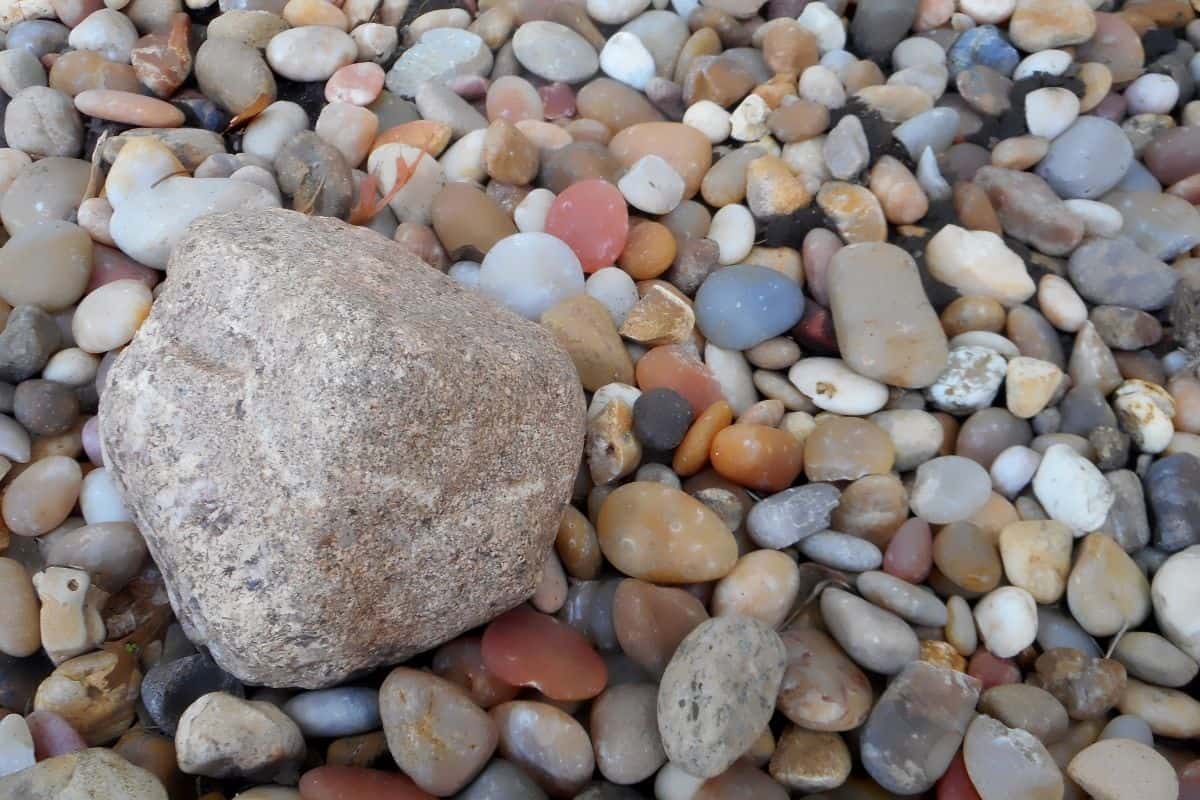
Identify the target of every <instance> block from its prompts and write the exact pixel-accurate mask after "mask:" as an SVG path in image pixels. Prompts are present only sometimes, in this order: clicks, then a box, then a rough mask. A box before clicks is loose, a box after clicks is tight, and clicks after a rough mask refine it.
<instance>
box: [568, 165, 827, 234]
mask: <svg viewBox="0 0 1200 800" xmlns="http://www.w3.org/2000/svg"><path fill="white" fill-rule="evenodd" d="M569 146H570V145H568V147H569ZM813 228H829V229H830V230H832V229H833V226H832V225H830V224H829V221H828V220H827V219H826V218H825V214H824V212H822V211H821V209H820V208H819V207H818V206H817V204H816V203H813V204H811V205H810V206H808V207H807V208H801V209H797V210H796V211H793V212H792V213H791V214H787V215H781V216H776V217H769V218H768V219H766V220H765V221H764V222H763V223H762V226H761V229H760V231H759V235H758V239H759V240H761V241H762V243H763V244H764V245H766V246H767V247H795V248H797V249H799V248H800V246H801V245H802V244H803V243H804V237H805V236H807V235H808V232H809V231H811V230H812V229H813Z"/></svg>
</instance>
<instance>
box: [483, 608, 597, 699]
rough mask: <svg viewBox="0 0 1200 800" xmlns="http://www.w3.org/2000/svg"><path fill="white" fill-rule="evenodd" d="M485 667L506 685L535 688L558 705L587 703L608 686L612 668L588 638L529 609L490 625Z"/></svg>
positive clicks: (485, 638)
mask: <svg viewBox="0 0 1200 800" xmlns="http://www.w3.org/2000/svg"><path fill="white" fill-rule="evenodd" d="M483 663H484V664H486V665H487V667H488V669H490V670H491V671H492V672H494V673H495V674H496V675H497V676H498V677H499V678H500V679H501V680H503V681H505V682H506V683H511V684H513V685H514V686H532V687H534V688H535V689H537V690H538V691H540V692H541V693H542V694H544V695H546V696H547V697H550V698H552V699H554V700H586V699H587V698H589V697H595V696H596V695H598V694H600V692H602V691H604V686H605V684H606V683H608V668H607V667H606V666H605V665H604V660H603V659H601V658H600V656H599V655H598V654H597V653H596V651H595V650H594V649H593V648H592V646H591V644H590V643H589V642H588V640H587V639H585V638H584V637H583V636H582V635H581V634H580V633H579V632H578V631H576V630H575V629H574V628H572V627H570V626H569V625H564V624H563V623H561V622H559V621H558V620H556V619H555V618H554V617H550V616H547V615H545V614H539V613H538V612H536V611H534V610H532V609H530V608H528V607H526V606H522V607H520V608H514V609H513V610H512V611H509V612H508V613H507V614H504V615H502V616H499V617H497V618H496V619H494V620H492V622H491V623H490V624H489V625H488V626H487V629H486V630H485V631H484V632H483Z"/></svg>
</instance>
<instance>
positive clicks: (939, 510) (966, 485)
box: [908, 456, 992, 525]
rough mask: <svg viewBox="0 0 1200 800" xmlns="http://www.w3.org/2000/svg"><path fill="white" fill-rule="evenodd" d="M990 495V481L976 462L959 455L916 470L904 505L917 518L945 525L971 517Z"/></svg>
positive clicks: (927, 462) (945, 457)
mask: <svg viewBox="0 0 1200 800" xmlns="http://www.w3.org/2000/svg"><path fill="white" fill-rule="evenodd" d="M991 494H992V480H991V478H990V477H989V476H988V473H987V470H985V469H984V468H983V467H981V466H980V465H979V464H978V463H976V462H975V461H972V460H971V459H969V458H964V457H962V456H942V457H940V458H933V459H930V460H929V461H926V462H925V463H924V464H922V465H921V466H919V467H917V475H916V478H915V480H914V481H913V485H912V490H911V492H910V494H909V501H908V502H909V506H910V507H911V508H912V511H913V513H914V514H916V515H917V516H918V517H920V518H921V519H923V520H925V521H926V522H930V523H933V524H934V525H946V524H949V523H951V522H961V521H963V520H965V519H969V518H970V517H972V516H974V514H975V513H976V512H977V511H979V510H980V509H981V508H983V507H984V505H986V504H987V501H988V498H990V497H991Z"/></svg>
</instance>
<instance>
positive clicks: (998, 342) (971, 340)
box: [949, 331, 1021, 358]
mask: <svg viewBox="0 0 1200 800" xmlns="http://www.w3.org/2000/svg"><path fill="white" fill-rule="evenodd" d="M949 344H950V349H951V350H957V349H958V348H960V347H984V348H987V349H988V350H995V351H996V352H997V353H999V354H1000V355H1002V356H1004V357H1005V358H1016V357H1017V356H1019V355H1021V351H1020V350H1018V349H1017V346H1016V345H1015V344H1013V343H1012V341H1011V340H1009V339H1006V338H1004V337H1003V336H1001V335H1000V334H998V333H992V332H991V331H964V332H963V333H960V334H959V335H958V336H955V337H954V338H953V339H951V340H950V343H949Z"/></svg>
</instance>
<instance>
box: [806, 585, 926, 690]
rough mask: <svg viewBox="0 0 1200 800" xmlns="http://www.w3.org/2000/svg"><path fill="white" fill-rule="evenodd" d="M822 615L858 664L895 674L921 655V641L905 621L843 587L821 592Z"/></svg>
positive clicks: (876, 670) (831, 631)
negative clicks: (842, 588)
mask: <svg viewBox="0 0 1200 800" xmlns="http://www.w3.org/2000/svg"><path fill="white" fill-rule="evenodd" d="M821 618H822V619H823V620H824V621H825V624H826V626H827V627H828V628H829V632H830V633H831V634H833V637H834V638H835V639H836V640H837V642H838V644H840V645H841V646H842V647H843V648H844V649H845V650H846V652H847V653H848V654H849V656H850V657H851V658H853V659H854V661H855V663H857V664H859V665H861V666H863V667H865V668H866V669H869V670H871V671H872V672H878V673H880V674H883V675H894V674H896V673H897V672H899V671H900V670H901V669H903V668H904V665H905V664H907V663H908V662H910V661H916V660H917V658H918V656H919V655H920V649H921V648H920V643H919V642H918V641H917V636H916V634H915V633H913V631H912V628H910V627H909V626H908V625H907V624H905V622H904V621H903V620H902V619H900V618H899V617H897V616H896V615H895V614H892V613H891V612H889V611H884V610H883V609H882V608H879V607H877V606H874V605H872V604H871V603H868V602H867V601H866V600H863V599H862V598H860V597H857V596H856V595H853V594H850V593H849V592H846V591H843V590H841V589H835V588H829V589H826V590H825V591H823V592H822V593H821Z"/></svg>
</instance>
